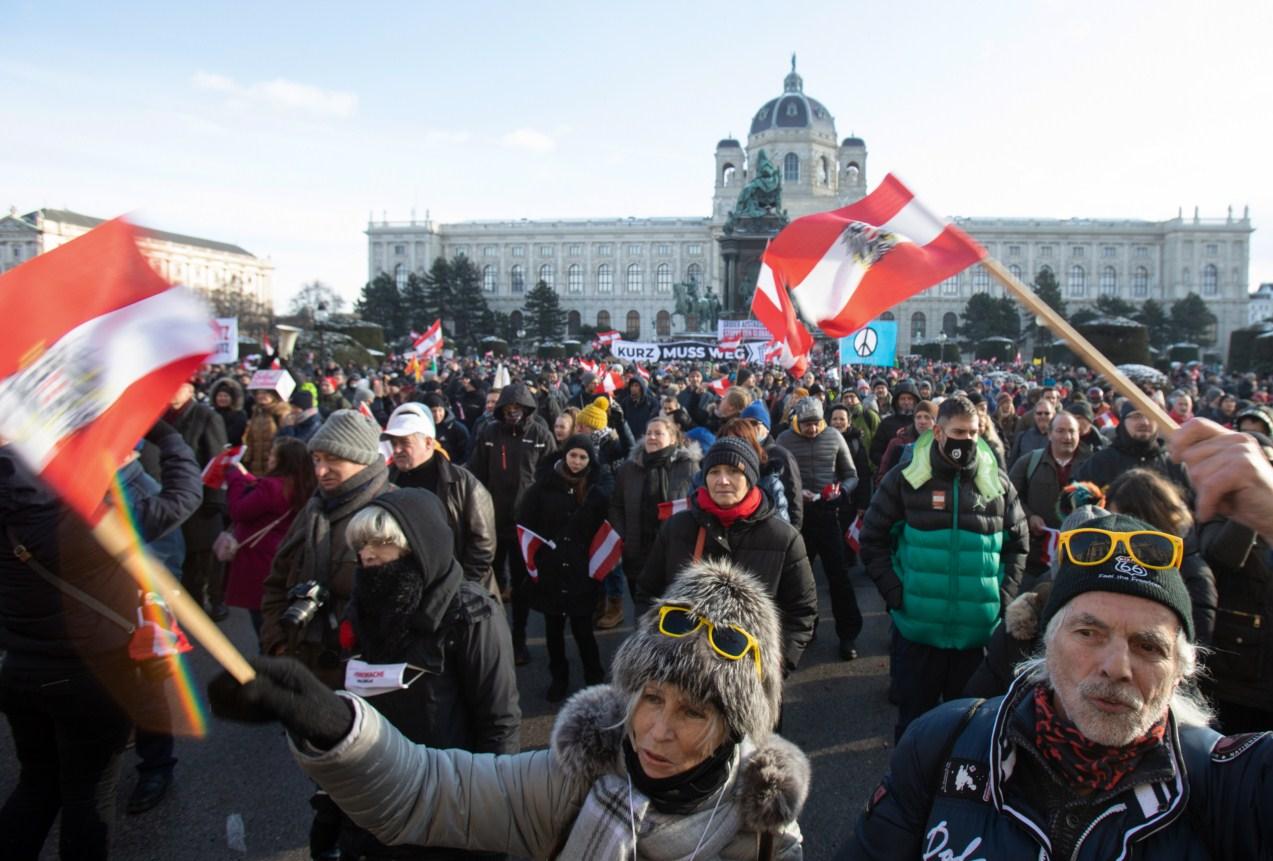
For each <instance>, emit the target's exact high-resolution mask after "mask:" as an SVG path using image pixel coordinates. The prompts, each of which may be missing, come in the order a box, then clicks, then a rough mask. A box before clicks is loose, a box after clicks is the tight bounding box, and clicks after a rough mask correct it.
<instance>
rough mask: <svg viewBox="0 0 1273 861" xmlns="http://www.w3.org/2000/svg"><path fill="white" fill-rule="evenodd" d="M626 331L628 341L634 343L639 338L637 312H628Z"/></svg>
mask: <svg viewBox="0 0 1273 861" xmlns="http://www.w3.org/2000/svg"><path fill="white" fill-rule="evenodd" d="M627 328H628V331H627V332H626V337H627V339H628V340H629V341H635V340H636V339H637V338H640V337H641V314H640V312H638V311H629V312H628V327H627Z"/></svg>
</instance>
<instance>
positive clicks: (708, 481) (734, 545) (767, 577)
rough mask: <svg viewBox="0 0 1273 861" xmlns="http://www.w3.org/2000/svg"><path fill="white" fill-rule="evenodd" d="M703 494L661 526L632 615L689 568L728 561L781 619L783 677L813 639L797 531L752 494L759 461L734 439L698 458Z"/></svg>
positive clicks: (807, 574)
mask: <svg viewBox="0 0 1273 861" xmlns="http://www.w3.org/2000/svg"><path fill="white" fill-rule="evenodd" d="M702 466H703V476H704V481H703V486H702V487H700V488H698V490H696V491H695V492H694V493H692V494H691V495H690V497H689V507H688V509H687V510H685V511H681V512H679V513H677V514H673V515H672V516H671V517H669V518H668V519H667V520H665V521H664V523H663V525H662V527H660V529H659V533H658V536H657V537H656V538H655V539H654V546H653V547H651V548H650V555H649V557H648V558H647V559H646V563H645V568H644V569H643V570H642V571H641V574H640V578H639V579H638V581H637V615H638V617H639V616H640V615H641V614H642V613H644V612H645V610H647V609H649V607H650V604H651V603H652V602H653V601H654V600H656V599H657V598H659V597H660V596H661V595H662V594H663V592H664V591H665V590H666V589H667V587H668V585H669V584H670V583H671V582H672V580H673V579H675V577H676V576H677V575H678V574H679V573H680V572H681V571H682V570H683V569H684V568H685V567H686V566H687V565H688V564H690V563H691V562H693V561H696V560H699V559H704V558H707V559H718V558H728V559H729V560H730V561H732V562H733V563H734V564H735V565H739V566H742V567H743V568H746V569H747V570H748V571H749V572H750V573H751V574H752V575H754V576H755V577H756V578H757V579H758V580H760V582H761V583H763V584H764V585H765V587H766V589H767V591H768V592H769V594H770V595H771V596H772V597H773V599H774V602H775V603H776V604H777V605H778V612H779V615H780V616H781V618H782V625H783V630H782V640H783V649H782V661H783V670H784V672H785V673H790V672H791V671H792V670H794V669H795V668H796V665H797V664H798V663H799V662H800V657H801V655H803V654H804V650H805V648H806V647H807V646H808V645H809V642H810V641H811V640H812V639H813V627H814V624H815V622H816V619H817V613H818V599H817V589H816V587H815V585H814V582H813V570H812V569H811V568H810V567H809V557H808V555H807V554H806V553H805V547H804V539H802V538H801V537H800V531H799V530H797V529H795V528H794V527H793V526H792V525H791V524H789V523H787V522H786V521H785V520H783V519H782V518H780V517H778V516H776V512H775V510H774V508H773V504H772V503H771V502H770V501H769V497H768V496H766V494H765V493H764V492H763V491H762V490H761V489H760V488H759V487H757V486H756V485H757V482H758V481H759V477H760V461H759V458H758V457H757V456H756V451H755V448H754V447H753V446H752V445H751V444H750V443H748V442H747V441H746V440H744V439H741V438H739V437H722V438H720V439H718V440H717V441H716V443H715V444H714V445H713V446H712V447H711V449H710V450H709V451H708V452H707V455H706V456H705V457H704V458H703V462H702Z"/></svg>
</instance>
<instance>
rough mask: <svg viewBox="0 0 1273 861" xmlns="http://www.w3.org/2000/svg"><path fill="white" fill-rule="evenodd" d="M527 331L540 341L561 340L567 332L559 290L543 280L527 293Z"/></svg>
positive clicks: (525, 312)
mask: <svg viewBox="0 0 1273 861" xmlns="http://www.w3.org/2000/svg"><path fill="white" fill-rule="evenodd" d="M523 313H524V314H525V315H526V331H527V332H528V333H529V334H530V336H531V337H532V338H535V339H537V340H539V341H559V340H561V338H562V336H563V335H564V334H565V332H566V312H565V311H563V310H561V300H560V299H559V298H558V296H557V291H556V290H554V289H553V288H551V287H549V286H548V285H547V284H546V283H544V282H543V281H540V282H539V283H538V284H536V285H535V287H534V289H532V290H531V291H530V292H529V293H527V294H526V307H525V308H524V309H523Z"/></svg>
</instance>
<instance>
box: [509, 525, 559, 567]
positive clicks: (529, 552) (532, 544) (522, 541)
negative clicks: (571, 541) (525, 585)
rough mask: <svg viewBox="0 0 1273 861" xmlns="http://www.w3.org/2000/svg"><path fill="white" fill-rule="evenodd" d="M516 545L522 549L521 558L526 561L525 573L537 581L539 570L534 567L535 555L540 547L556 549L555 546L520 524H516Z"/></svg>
mask: <svg viewBox="0 0 1273 861" xmlns="http://www.w3.org/2000/svg"><path fill="white" fill-rule="evenodd" d="M517 544H518V545H519V546H520V547H521V548H522V558H523V559H525V560H526V573H527V574H529V575H530V576H531V579H532V580H538V579H539V569H538V568H537V567H535V554H536V553H538V552H539V548H541V547H545V546H547V547H552V548H553V549H556V547H557V545H556V544H555V543H554V542H552V541H549V540H547V539H546V538H542V537H540V536H539V535H536V534H535V533H534V532H531V531H530V530H529V529H527V528H526V527H525V526H522V525H521V524H520V523H519V524H517Z"/></svg>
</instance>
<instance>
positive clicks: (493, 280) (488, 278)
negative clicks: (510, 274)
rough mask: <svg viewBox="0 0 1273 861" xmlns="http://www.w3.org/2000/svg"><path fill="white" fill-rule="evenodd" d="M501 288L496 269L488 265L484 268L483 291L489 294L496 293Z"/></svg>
mask: <svg viewBox="0 0 1273 861" xmlns="http://www.w3.org/2000/svg"><path fill="white" fill-rule="evenodd" d="M498 287H499V275H498V274H497V273H496V272H495V267H494V266H491V265H489V264H488V265H486V266H483V267H482V289H483V290H485V291H486V292H487V293H494V292H495V290H496V289H497V288H498Z"/></svg>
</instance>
